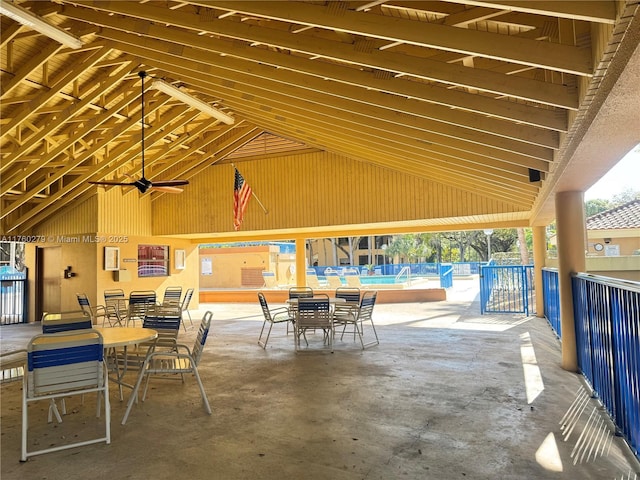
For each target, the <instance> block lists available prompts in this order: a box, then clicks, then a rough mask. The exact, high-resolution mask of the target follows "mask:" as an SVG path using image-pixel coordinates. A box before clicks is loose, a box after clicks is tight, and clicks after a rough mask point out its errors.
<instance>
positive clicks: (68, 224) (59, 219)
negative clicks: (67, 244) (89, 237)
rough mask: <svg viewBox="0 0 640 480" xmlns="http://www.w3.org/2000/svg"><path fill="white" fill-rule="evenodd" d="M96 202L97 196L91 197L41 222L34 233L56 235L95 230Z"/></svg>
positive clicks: (96, 219)
mask: <svg viewBox="0 0 640 480" xmlns="http://www.w3.org/2000/svg"><path fill="white" fill-rule="evenodd" d="M97 204H98V199H97V197H95V196H94V197H91V198H89V199H87V200H85V201H84V202H81V203H78V205H75V206H74V207H73V208H70V209H65V210H63V211H62V213H60V214H58V215H55V216H54V217H52V218H51V219H49V220H47V221H45V222H43V223H41V224H40V225H39V226H38V228H37V229H35V230H34V233H35V234H37V235H47V236H50V235H54V236H57V235H77V234H82V233H86V232H96V231H97V227H98V216H97V215H96V210H97Z"/></svg>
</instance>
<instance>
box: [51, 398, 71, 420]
mask: <svg viewBox="0 0 640 480" xmlns="http://www.w3.org/2000/svg"><path fill="white" fill-rule="evenodd" d="M62 402H64V398H63V399H62ZM62 413H63V415H66V414H67V406H66V405H65V404H64V403H63V404H62ZM53 415H55V416H56V420H57V421H58V423H62V417H61V416H60V411H59V410H58V405H57V404H56V401H55V400H54V399H53V398H52V399H51V400H50V401H49V414H48V415H47V422H48V423H51V422H53Z"/></svg>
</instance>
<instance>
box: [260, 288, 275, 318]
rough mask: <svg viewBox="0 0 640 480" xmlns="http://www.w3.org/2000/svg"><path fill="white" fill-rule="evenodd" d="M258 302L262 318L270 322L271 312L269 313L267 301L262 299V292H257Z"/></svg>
mask: <svg viewBox="0 0 640 480" xmlns="http://www.w3.org/2000/svg"><path fill="white" fill-rule="evenodd" d="M258 301H259V302H260V306H261V307H262V314H263V315H264V318H265V319H266V320H268V321H269V322H271V321H272V318H271V312H270V311H269V304H268V303H267V299H266V298H265V297H264V294H263V293H262V292H258Z"/></svg>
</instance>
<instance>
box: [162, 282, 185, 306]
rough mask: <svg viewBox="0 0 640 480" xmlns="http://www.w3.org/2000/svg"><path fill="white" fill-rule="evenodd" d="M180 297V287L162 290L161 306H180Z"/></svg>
mask: <svg viewBox="0 0 640 480" xmlns="http://www.w3.org/2000/svg"><path fill="white" fill-rule="evenodd" d="M181 297H182V287H180V286H175V287H167V288H165V289H164V295H163V296H162V303H161V305H180V304H181V302H180V298H181Z"/></svg>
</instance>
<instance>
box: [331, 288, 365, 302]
mask: <svg viewBox="0 0 640 480" xmlns="http://www.w3.org/2000/svg"><path fill="white" fill-rule="evenodd" d="M336 298H344V299H345V301H347V302H348V303H356V304H360V289H359V288H353V287H338V288H336Z"/></svg>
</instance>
